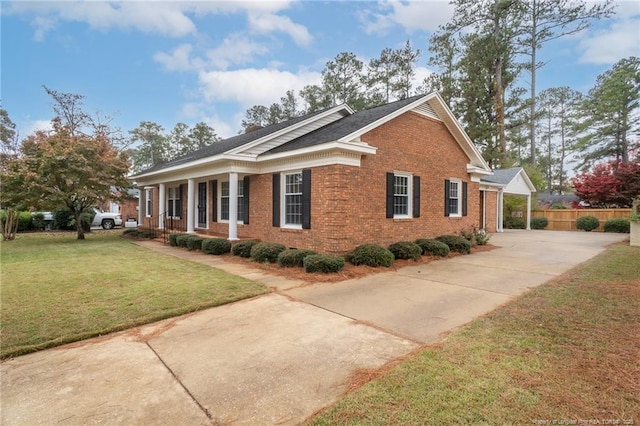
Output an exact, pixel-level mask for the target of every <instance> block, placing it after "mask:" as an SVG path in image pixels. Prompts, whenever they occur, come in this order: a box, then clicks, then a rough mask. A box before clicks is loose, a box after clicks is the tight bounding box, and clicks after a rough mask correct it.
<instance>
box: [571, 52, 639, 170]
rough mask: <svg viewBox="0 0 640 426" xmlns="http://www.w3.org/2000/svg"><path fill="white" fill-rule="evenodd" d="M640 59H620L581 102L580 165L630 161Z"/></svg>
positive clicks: (636, 126) (636, 121)
mask: <svg viewBox="0 0 640 426" xmlns="http://www.w3.org/2000/svg"><path fill="white" fill-rule="evenodd" d="M639 109H640V59H638V58H637V57H635V56H632V57H629V58H625V59H621V60H620V61H618V62H617V63H616V64H615V65H614V66H613V68H612V69H610V70H608V71H606V72H604V73H603V74H600V75H599V76H598V78H597V80H596V84H595V86H594V87H593V88H592V89H591V90H589V93H588V95H587V97H586V98H585V100H584V102H583V103H582V105H581V114H582V115H583V117H584V121H583V122H582V123H581V124H579V125H578V126H576V128H577V130H578V132H580V133H581V136H580V138H579V139H578V144H577V148H578V150H579V151H580V152H581V160H582V162H581V164H580V166H581V167H584V166H588V165H590V164H591V163H593V162H594V161H598V160H603V159H607V158H612V157H613V158H615V159H617V160H620V161H621V162H622V163H624V164H626V163H628V162H629V151H630V150H631V149H633V147H632V146H630V141H629V139H630V136H632V135H636V136H637V135H638V131H639V130H640V128H639V124H640V110H639Z"/></svg>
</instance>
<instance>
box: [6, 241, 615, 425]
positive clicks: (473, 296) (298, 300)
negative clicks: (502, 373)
mask: <svg viewBox="0 0 640 426" xmlns="http://www.w3.org/2000/svg"><path fill="white" fill-rule="evenodd" d="M625 237H626V236H625V235H619V234H602V233H578V232H575V233H570V232H552V231H528V232H526V231H521V232H507V233H504V234H498V235H494V236H493V237H492V240H491V243H492V244H494V245H498V246H500V247H501V249H498V250H493V251H490V252H484V253H478V254H474V255H472V256H463V257H456V258H453V259H449V260H443V261H438V262H432V263H430V264H426V265H416V266H410V267H406V268H403V269H401V270H399V271H396V272H391V273H390V272H385V273H381V274H377V275H373V276H369V277H364V278H361V279H357V280H350V281H346V282H342V283H336V284H317V285H313V286H305V287H297V285H298V284H299V283H297V282H295V281H287V280H282V279H281V278H278V277H274V276H272V275H269V274H264V273H263V272H261V271H257V270H251V269H249V268H244V269H243V267H241V266H238V265H236V264H220V263H217V264H212V262H213V263H215V262H220V259H217V258H215V257H214V256H204V255H200V254H197V253H189V252H186V251H184V250H178V249H169V248H167V247H164V246H161V245H159V244H156V245H155V246H154V247H153V249H156V250H159V251H167V250H171V254H173V255H177V256H180V257H186V258H188V259H189V260H193V261H198V262H203V263H207V264H212V266H215V267H221V269H225V270H228V271H229V272H233V273H238V274H240V275H243V276H246V277H248V278H252V277H253V279H256V280H258V281H262V282H265V284H267V285H270V286H272V287H276V288H278V289H280V290H279V291H278V292H277V293H272V294H268V295H264V296H260V297H257V298H254V299H250V300H245V301H241V302H237V303H233V304H229V305H225V306H220V307H217V308H213V309H208V310H206V311H202V312H197V313H193V314H190V315H185V316H182V317H177V318H172V319H169V320H165V321H160V322H158V323H154V324H150V325H147V326H143V327H139V328H135V329H131V330H128V331H126V332H122V333H115V334H112V335H109V336H105V337H102V338H97V339H90V340H86V341H82V342H78V343H76V344H72V345H66V346H62V347H59V348H54V349H49V350H45V351H41V352H38V353H34V354H30V355H26V356H22V357H18V358H15V359H10V360H6V361H4V362H2V363H1V364H0V375H1V379H2V388H1V391H2V393H1V399H0V402H1V414H0V423H2V424H3V425H45V424H47V425H48V424H52V423H59V424H69V425H84V424H87V423H91V424H127V425H128V424H167V425H172V424H180V425H204V424H252V425H271V424H298V423H300V422H301V421H303V420H304V419H305V418H307V417H308V416H310V415H312V414H313V413H314V412H315V411H316V410H318V409H320V408H322V407H325V406H327V405H330V404H332V403H334V402H335V401H336V400H337V399H339V398H340V396H341V395H342V394H343V393H344V392H345V391H346V390H348V389H349V387H350V385H351V384H352V383H353V382H354V381H357V379H356V378H357V374H358V372H359V371H361V370H363V369H365V370H366V369H372V368H378V367H380V366H382V365H384V364H385V363H386V362H388V361H390V360H392V359H394V358H397V357H399V356H402V355H405V354H407V353H410V352H411V351H413V350H415V349H416V348H418V347H419V346H420V345H421V344H422V343H424V342H433V341H437V340H439V339H441V338H442V333H446V332H448V331H450V330H453V329H455V328H457V327H460V326H461V325H463V324H465V323H466V322H468V321H470V320H472V319H473V318H475V317H476V316H478V315H481V314H483V313H485V312H488V311H490V310H492V309H494V308H495V307H496V306H498V305H500V304H502V303H504V302H506V301H508V300H509V299H511V298H513V297H514V296H516V295H518V294H521V293H522V292H523V291H526V290H527V289H528V288H530V287H533V286H536V285H539V284H541V283H543V282H545V281H547V280H549V279H551V278H553V277H555V276H557V275H559V274H561V273H562V272H564V271H566V270H568V269H570V268H571V267H573V266H575V265H576V264H578V263H581V262H583V261H585V260H588V259H589V258H591V257H593V256H594V255H596V254H598V253H599V252H601V251H602V250H603V249H604V247H605V246H606V245H608V244H610V243H613V242H616V241H620V240H622V239H624V238H625ZM238 268H239V269H238ZM234 271H235V272H234ZM252 274H253V275H252Z"/></svg>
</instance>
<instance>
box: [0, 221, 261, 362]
mask: <svg viewBox="0 0 640 426" xmlns="http://www.w3.org/2000/svg"><path fill="white" fill-rule="evenodd" d="M120 234H121V233H120V232H92V233H91V234H87V239H86V240H84V241H81V240H80V241H79V240H76V239H75V234H68V233H48V234H47V233H37V234H19V235H18V237H17V239H16V240H15V241H5V242H2V243H0V244H1V245H0V250H1V252H0V261H1V264H2V268H1V275H0V277H1V282H2V286H1V289H0V296H1V299H0V301H1V303H0V313H1V317H0V318H1V321H0V333H1V334H0V336H1V338H2V346H1V348H0V357H2V358H6V357H10V356H17V355H21V354H25V353H28V352H33V351H36V350H40V349H44V348H48V347H52V346H57V345H61V344H64V343H69V342H73V341H77V340H81V339H86V338H89V337H93V336H98V335H102V334H105V333H110V332H113V331H118V330H123V329H127V328H130V327H133V326H136V325H140V324H144V323H149V322H153V321H157V320H160V319H164V318H168V317H172V316H176V315H181V314H184V313H188V312H192V311H196V310H199V309H204V308H208V307H212V306H217V305H221V304H225V303H229V302H233V301H236V300H240V299H244V298H248V297H252V296H256V295H258V294H262V293H266V292H267V291H268V289H267V288H266V287H265V286H264V285H262V284H259V283H256V282H253V281H249V280H246V279H244V278H241V277H237V276H235V275H230V274H228V273H225V272H223V271H220V270H217V269H213V268H211V267H208V266H205V265H200V264H196V263H193V262H188V261H185V260H181V259H177V258H174V257H172V256H166V255H162V254H158V253H155V252H151V251H149V250H146V249H144V248H142V247H139V246H137V245H135V244H133V243H131V242H130V241H129V240H127V239H124V238H122V237H121V236H120Z"/></svg>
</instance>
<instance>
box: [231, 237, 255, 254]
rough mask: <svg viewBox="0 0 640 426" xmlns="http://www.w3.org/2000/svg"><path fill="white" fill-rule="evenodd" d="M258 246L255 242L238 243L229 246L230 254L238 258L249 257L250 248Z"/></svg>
mask: <svg viewBox="0 0 640 426" xmlns="http://www.w3.org/2000/svg"><path fill="white" fill-rule="evenodd" d="M255 244H258V242H257V241H256V240H245V241H238V242H237V243H235V244H234V245H232V246H231V254H232V255H234V256H240V257H251V247H253V246H254V245H255Z"/></svg>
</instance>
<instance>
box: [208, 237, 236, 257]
mask: <svg viewBox="0 0 640 426" xmlns="http://www.w3.org/2000/svg"><path fill="white" fill-rule="evenodd" d="M230 251H231V243H230V242H229V240H226V239H224V238H207V239H206V240H204V241H203V242H202V252H203V253H206V254H215V255H220V254H225V253H229V252H230Z"/></svg>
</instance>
